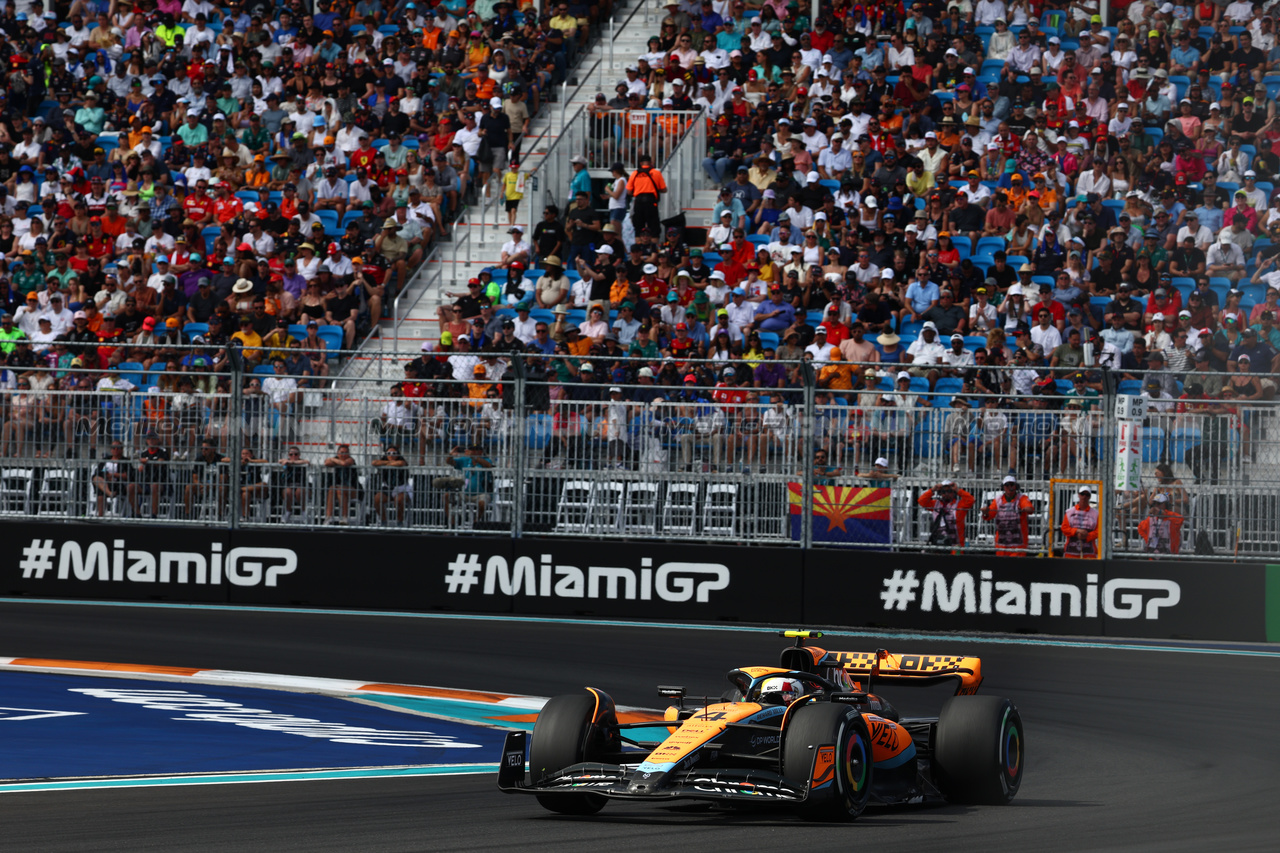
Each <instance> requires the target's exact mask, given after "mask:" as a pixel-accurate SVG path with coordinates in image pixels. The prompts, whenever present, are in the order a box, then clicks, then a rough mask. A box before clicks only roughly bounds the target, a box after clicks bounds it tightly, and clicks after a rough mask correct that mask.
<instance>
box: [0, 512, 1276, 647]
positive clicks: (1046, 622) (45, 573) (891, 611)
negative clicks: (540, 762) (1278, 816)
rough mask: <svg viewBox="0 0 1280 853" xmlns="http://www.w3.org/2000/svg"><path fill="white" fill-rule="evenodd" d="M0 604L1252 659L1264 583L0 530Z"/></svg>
mask: <svg viewBox="0 0 1280 853" xmlns="http://www.w3.org/2000/svg"><path fill="white" fill-rule="evenodd" d="M0 529H3V530H5V531H8V532H9V535H6V536H0V560H2V562H0V572H2V573H3V575H2V580H0V595H7V596H25V597H42V598H67V599H73V598H78V599H103V600H122V601H148V600H164V601H183V602H196V603H202V602H204V603H208V602H215V603H223V602H226V603H232V604H259V605H281V606H287V605H298V606H312V607H335V608H337V607H342V608H357V609H370V610H414V611H466V612H485V613H518V614H527V615H547V616H582V617H617V618H627V619H652V620H665V619H670V620H682V621H705V622H715V621H742V622H769V623H780V624H794V625H805V624H811V625H845V626H857V627H872V628H889V629H900V630H929V631H974V632H1011V633H1044V634H1077V635H1093V636H1115V637H1150V638H1186V639H1205V640H1237V641H1246V642H1265V641H1266V640H1267V633H1266V600H1267V591H1266V566H1263V565H1261V564H1229V563H1213V562H1176V561H1170V560H1151V561H1144V560H1115V561H1107V562H1099V561H1082V560H1043V559H1013V558H997V557H990V556H982V557H978V556H973V557H969V556H951V555H940V554H938V555H930V554H880V553H859V554H850V553H848V552H843V551H834V550H822V549H815V550H811V551H807V552H806V551H802V550H800V549H798V548H768V547H744V546H738V545H724V546H720V545H713V544H688V545H682V544H670V543H651V542H607V543H606V542H599V541H594V540H585V539H583V540H572V539H549V538H548V539H542V538H527V539H520V540H513V539H510V538H508V537H485V536H474V537H472V536H439V535H413V534H404V533H387V534H377V533H357V532H347V531H329V530H324V531H308V532H298V533H283V532H281V531H278V530H238V531H230V530H209V529H205V528H177V527H145V528H143V527H132V526H124V525H106V524H103V525H95V524H50V523H22V524H12V525H6V526H5V527H4V528H0Z"/></svg>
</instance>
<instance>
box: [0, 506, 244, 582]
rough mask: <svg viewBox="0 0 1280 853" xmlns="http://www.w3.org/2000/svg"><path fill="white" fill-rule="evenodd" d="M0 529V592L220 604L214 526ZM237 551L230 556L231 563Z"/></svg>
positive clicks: (220, 568)
mask: <svg viewBox="0 0 1280 853" xmlns="http://www.w3.org/2000/svg"><path fill="white" fill-rule="evenodd" d="M0 530H3V531H4V535H0V555H2V557H0V560H2V562H0V566H2V567H3V573H4V575H3V580H0V592H3V594H5V595H22V596H29V597H39V598H95V599H108V600H129V601H147V600H151V599H160V600H167V601H190V602H224V601H226V600H227V590H226V587H227V584H226V582H225V579H224V576H225V571H224V569H225V564H226V560H227V557H228V556H229V555H230V553H231V551H232V549H231V548H229V547H228V542H227V534H226V533H225V532H223V531H218V530H182V529H177V528H172V527H133V526H128V525H110V524H101V525H97V524H48V523H44V524H42V523H37V522H22V523H14V524H7V525H5V526H4V527H3V528H0ZM242 557H243V554H236V555H235V561H236V565H234V566H233V567H232V568H233V569H234V570H235V571H236V572H239V571H240V566H239V563H240V561H241V558H242Z"/></svg>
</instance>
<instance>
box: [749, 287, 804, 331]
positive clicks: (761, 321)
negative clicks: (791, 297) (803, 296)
mask: <svg viewBox="0 0 1280 853" xmlns="http://www.w3.org/2000/svg"><path fill="white" fill-rule="evenodd" d="M795 320H796V309H795V307H794V306H792V304H791V303H790V302H788V301H787V300H786V298H785V297H784V296H783V295H782V286H781V285H778V284H771V285H769V298H768V299H766V300H765V301H764V302H761V303H760V307H759V308H757V309H756V314H755V319H754V320H753V323H754V324H755V326H756V328H758V329H760V331H762V332H777V333H779V334H780V333H782V332H785V331H786V330H787V329H789V328H791V324H792V323H794V322H795Z"/></svg>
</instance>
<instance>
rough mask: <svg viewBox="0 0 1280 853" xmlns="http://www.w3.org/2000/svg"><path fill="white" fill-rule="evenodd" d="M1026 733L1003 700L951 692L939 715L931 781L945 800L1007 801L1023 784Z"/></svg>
mask: <svg viewBox="0 0 1280 853" xmlns="http://www.w3.org/2000/svg"><path fill="white" fill-rule="evenodd" d="M1025 765H1026V733H1025V732H1024V731H1023V728H1022V717H1021V716H1020V715H1019V714H1018V709H1017V708H1016V707H1015V706H1014V704H1013V703H1012V702H1010V701H1009V700H1008V699H1002V698H1000V697H998V696H953V697H951V698H950V699H948V700H947V701H946V703H945V704H943V706H942V711H941V712H940V713H939V715H938V732H937V735H936V736H935V738H934V743H933V776H934V781H935V782H936V783H937V785H938V790H940V791H941V792H942V794H943V796H945V797H946V798H947V800H948V801H950V802H953V803H972V804H980V805H1006V804H1007V803H1009V802H1011V801H1012V800H1013V798H1014V797H1015V796H1016V795H1017V793H1018V789H1019V788H1020V787H1021V786H1022V771H1023V768H1024V767H1025Z"/></svg>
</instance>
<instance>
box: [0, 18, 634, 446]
mask: <svg viewBox="0 0 1280 853" xmlns="http://www.w3.org/2000/svg"><path fill="white" fill-rule="evenodd" d="M569 8H570V7H567V6H565V7H560V8H557V9H551V8H548V9H547V10H545V13H544V14H539V13H538V11H537V10H536V9H534V8H533V6H532V4H529V5H528V6H527V7H526V8H525V9H524V10H522V11H516V9H515V8H514V5H513V4H512V3H510V2H502V0H499V2H496V3H495V2H492V0H481V2H479V3H477V4H476V5H475V7H474V8H473V7H470V6H469V5H468V4H467V3H466V2H460V0H445V2H441V3H438V4H434V5H431V4H427V3H421V4H419V3H413V2H407V0H399V2H395V3H383V2H381V0H361V2H358V3H357V2H347V0H319V2H317V3H314V4H311V3H305V4H304V3H302V2H298V0H294V2H291V3H285V4H271V3H266V2H262V0H247V2H244V0H232V2H227V3H222V4H218V5H215V4H213V3H209V2H204V0H187V1H186V2H179V0H140V2H138V3H118V2H116V0H110V2H106V0H104V1H103V2H85V0H72V2H65V0H57V2H41V0H17V2H10V3H7V4H5V6H4V7H3V9H0V32H2V33H3V36H4V37H3V39H2V40H0V62H3V63H4V65H5V85H4V86H3V87H0V254H3V256H4V268H3V269H2V270H0V367H3V368H4V369H3V371H0V386H2V387H3V388H5V389H7V390H9V391H11V392H13V393H11V394H8V395H6V397H5V408H6V411H5V418H4V428H3V433H2V435H3V446H0V452H3V453H4V454H6V455H8V454H15V455H19V456H22V455H27V456H40V457H43V456H58V457H59V458H61V457H62V456H63V455H64V453H65V454H67V455H76V454H77V453H78V452H79V451H83V450H85V449H86V448H87V449H88V451H89V453H91V454H96V453H97V452H99V451H101V452H102V453H104V454H105V452H106V448H105V447H104V446H102V445H103V444H104V441H103V440H102V437H103V434H104V433H103V429H104V428H105V427H104V425H105V424H108V423H110V422H112V421H115V420H120V419H121V417H122V416H121V412H119V411H112V410H111V406H110V404H109V401H110V399H111V397H110V396H104V395H109V394H111V393H114V392H120V391H131V390H138V391H140V392H147V391H152V392H156V393H153V394H152V395H151V397H152V398H153V399H152V403H151V406H150V410H148V411H147V412H142V411H141V410H140V409H136V408H135V409H134V410H131V411H129V412H127V413H125V414H124V416H123V417H124V419H125V420H131V419H132V420H139V421H140V426H141V427H142V429H141V430H140V431H139V432H138V433H137V438H136V440H135V442H134V445H135V447H134V448H133V449H135V450H136V449H139V448H140V447H141V442H142V439H141V436H142V435H143V434H145V432H147V431H148V429H151V430H152V431H155V428H157V427H160V426H164V427H166V428H167V431H165V430H161V437H162V438H163V439H164V442H165V444H166V445H172V449H173V451H174V452H175V453H181V454H183V455H184V456H187V455H190V456H194V455H195V454H196V453H197V452H198V448H197V445H198V443H199V442H200V441H202V440H205V439H209V440H213V441H214V442H215V444H216V445H217V447H218V449H219V452H221V451H223V450H225V449H226V436H227V435H229V434H230V433H231V432H233V431H234V429H233V426H232V425H230V424H229V423H228V418H229V417H230V415H229V414H228V407H227V399H228V398H229V397H230V396H231V395H233V394H235V395H243V396H244V398H245V404H246V406H247V409H246V418H247V422H248V421H251V420H252V419H254V418H259V419H260V418H261V413H262V412H263V411H269V410H270V409H272V408H273V407H278V408H280V409H281V410H284V409H286V408H291V407H294V406H295V404H296V402H297V399H298V397H299V395H300V394H301V392H302V391H304V390H306V389H316V388H322V387H324V386H325V384H326V383H325V377H327V375H328V373H329V363H330V361H331V360H332V358H333V357H334V356H335V355H336V354H337V351H340V350H350V349H352V348H353V347H354V346H355V345H356V343H357V342H358V341H359V340H360V339H361V338H363V337H364V336H365V335H367V334H371V333H376V332H377V331H378V329H379V324H380V321H381V320H382V319H384V318H385V317H386V315H387V313H388V311H389V304H390V301H391V300H392V299H394V297H395V295H396V293H397V292H399V291H400V290H401V289H403V288H404V287H405V285H406V282H407V280H408V278H409V276H410V275H411V274H412V272H413V271H414V270H415V268H416V267H417V266H418V265H419V264H420V263H421V262H422V260H423V259H424V258H425V257H426V255H427V254H428V253H429V251H430V250H431V247H432V244H433V242H434V241H435V240H436V239H438V238H440V237H443V236H445V235H447V232H448V223H449V222H450V221H452V219H453V218H454V217H456V216H457V215H458V214H459V212H460V211H461V209H462V208H463V207H464V206H465V205H466V203H467V202H468V201H469V200H474V199H475V198H476V196H477V193H478V192H482V191H483V188H485V187H486V186H487V184H488V182H489V179H490V177H491V175H492V174H493V173H494V172H495V171H498V170H502V169H505V168H507V167H508V163H509V164H510V167H511V168H512V169H513V170H514V167H515V166H517V165H518V160H517V157H518V152H519V148H520V140H521V139H522V137H523V135H524V133H525V131H526V130H527V129H528V124H529V121H530V118H531V116H532V114H533V113H535V112H536V111H537V109H538V108H539V106H540V104H541V103H542V102H543V100H544V98H545V96H544V92H546V91H547V89H548V87H550V86H552V85H554V84H555V83H559V82H563V81H564V79H565V75H566V73H567V72H568V70H569V69H570V68H571V67H572V63H573V61H574V60H575V59H576V54H577V53H578V51H579V49H580V48H581V47H583V46H585V45H586V44H587V38H588V33H589V30H590V28H591V27H592V25H593V22H594V21H596V20H597V19H598V17H599V15H600V14H601V13H602V12H603V13H604V14H605V15H607V14H608V12H609V9H610V4H609V3H608V2H606V3H602V4H595V5H594V6H592V7H591V8H590V9H587V8H586V7H583V6H579V5H576V4H575V5H573V6H572V10H573V15H570V14H569V12H568V10H569ZM577 15H580V16H581V20H579V18H578V17H575V16H577ZM232 347H238V348H239V349H240V351H241V353H242V355H243V359H244V373H245V374H246V377H245V379H244V380H243V384H242V385H241V386H240V387H237V388H234V389H233V388H231V387H230V384H229V382H230V380H229V378H228V377H227V376H226V372H227V370H228V366H229V363H228V353H229V351H230V349H229V348H232ZM255 371H256V372H257V373H261V374H265V375H262V376H258V375H253V374H254V373H255ZM281 377H284V378H281ZM286 379H287V384H288V386H289V387H287V388H285V387H273V386H284V385H285V384H286ZM51 391H66V392H83V393H82V396H81V398H75V399H76V401H75V402H73V403H71V404H69V403H68V400H72V399H73V395H71V394H70V393H69V394H68V395H65V396H64V395H57V394H51V393H49V392H51ZM89 392H92V393H89ZM264 393H265V394H266V397H265V400H262V399H260V398H263V395H264ZM104 407H105V408H104ZM188 409H190V410H191V414H190V415H189V416H188V415H183V414H178V413H179V412H183V411H186V410H188ZM151 410H154V411H151ZM197 412H198V414H197ZM197 424H198V425H197ZM277 449H278V448H277Z"/></svg>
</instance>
